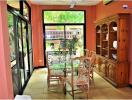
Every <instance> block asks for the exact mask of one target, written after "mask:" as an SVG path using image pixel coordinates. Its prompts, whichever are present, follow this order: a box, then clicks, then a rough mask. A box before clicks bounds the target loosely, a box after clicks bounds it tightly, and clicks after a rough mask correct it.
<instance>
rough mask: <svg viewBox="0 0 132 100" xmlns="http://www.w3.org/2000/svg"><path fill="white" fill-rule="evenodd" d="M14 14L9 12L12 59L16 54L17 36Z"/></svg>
mask: <svg viewBox="0 0 132 100" xmlns="http://www.w3.org/2000/svg"><path fill="white" fill-rule="evenodd" d="M13 24H14V23H13V14H11V13H10V12H8V29H9V40H10V53H11V54H10V60H11V61H13V60H14V59H15V57H16V55H15V36H14V30H13V29H14V25H13Z"/></svg>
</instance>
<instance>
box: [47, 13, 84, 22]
mask: <svg viewBox="0 0 132 100" xmlns="http://www.w3.org/2000/svg"><path fill="white" fill-rule="evenodd" d="M44 21H45V23H84V12H83V11H44Z"/></svg>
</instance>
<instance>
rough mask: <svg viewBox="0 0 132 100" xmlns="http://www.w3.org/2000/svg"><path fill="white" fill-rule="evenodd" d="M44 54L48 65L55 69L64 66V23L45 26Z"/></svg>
mask: <svg viewBox="0 0 132 100" xmlns="http://www.w3.org/2000/svg"><path fill="white" fill-rule="evenodd" d="M45 36H46V41H45V42H46V54H47V57H48V58H47V59H48V62H49V64H50V65H52V66H53V68H55V69H58V68H59V69H60V67H61V68H64V58H65V57H64V50H63V49H64V43H65V34H64V25H50V26H48V25H47V26H45Z"/></svg>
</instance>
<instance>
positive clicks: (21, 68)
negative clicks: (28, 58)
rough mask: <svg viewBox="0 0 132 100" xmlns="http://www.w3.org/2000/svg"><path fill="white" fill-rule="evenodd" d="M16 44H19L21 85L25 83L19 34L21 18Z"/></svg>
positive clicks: (20, 35)
mask: <svg viewBox="0 0 132 100" xmlns="http://www.w3.org/2000/svg"><path fill="white" fill-rule="evenodd" d="M18 42H19V43H18V45H19V68H20V74H21V84H22V87H23V86H24V83H25V78H24V70H23V69H24V65H23V53H22V34H21V20H19V21H18Z"/></svg>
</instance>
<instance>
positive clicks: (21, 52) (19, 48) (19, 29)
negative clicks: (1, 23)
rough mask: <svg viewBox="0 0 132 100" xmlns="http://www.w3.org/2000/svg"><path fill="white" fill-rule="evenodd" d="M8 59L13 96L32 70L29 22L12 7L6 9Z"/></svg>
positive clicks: (25, 81)
mask: <svg viewBox="0 0 132 100" xmlns="http://www.w3.org/2000/svg"><path fill="white" fill-rule="evenodd" d="M8 10H9V11H8V29H9V39H10V52H11V53H10V54H11V55H10V59H11V69H12V79H13V89H14V96H15V95H17V94H22V92H23V90H24V88H25V85H26V83H27V81H28V79H29V77H30V75H31V73H32V71H33V67H32V34H31V25H30V22H29V21H27V20H26V19H24V18H23V17H22V16H20V15H19V14H18V13H16V12H15V11H14V10H12V9H8Z"/></svg>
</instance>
